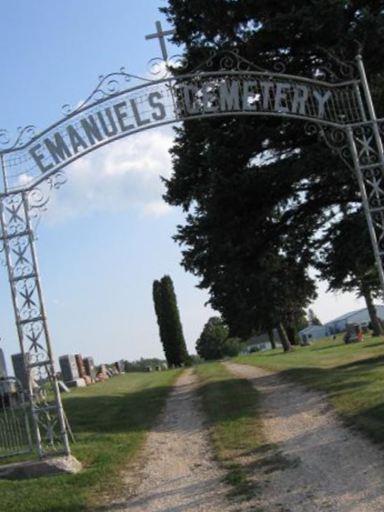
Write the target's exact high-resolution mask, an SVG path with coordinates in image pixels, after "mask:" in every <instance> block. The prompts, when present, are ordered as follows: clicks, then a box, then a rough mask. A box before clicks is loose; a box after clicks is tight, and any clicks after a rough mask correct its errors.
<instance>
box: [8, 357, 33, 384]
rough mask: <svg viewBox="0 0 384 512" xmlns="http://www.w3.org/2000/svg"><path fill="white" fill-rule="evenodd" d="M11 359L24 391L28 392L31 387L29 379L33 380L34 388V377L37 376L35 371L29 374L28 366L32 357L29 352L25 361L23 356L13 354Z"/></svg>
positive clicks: (30, 371)
mask: <svg viewBox="0 0 384 512" xmlns="http://www.w3.org/2000/svg"><path fill="white" fill-rule="evenodd" d="M11 358H12V365H13V371H14V373H15V377H16V379H18V380H19V381H20V383H21V385H22V387H23V389H24V391H27V392H28V391H29V387H30V386H29V379H30V380H31V385H32V387H33V382H34V377H35V374H36V370H35V369H33V370H29V372H28V371H27V368H26V364H28V363H30V361H31V355H30V354H29V353H28V352H27V353H26V354H25V359H24V357H23V354H13V355H12V356H11Z"/></svg>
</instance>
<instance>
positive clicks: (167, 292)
mask: <svg viewBox="0 0 384 512" xmlns="http://www.w3.org/2000/svg"><path fill="white" fill-rule="evenodd" d="M153 302H154V307H155V313H156V317H157V323H158V325H159V333H160V340H161V343H162V345H163V349H164V354H165V357H166V360H167V363H168V366H170V367H172V366H177V367H178V366H182V365H185V364H187V363H188V358H189V356H188V352H187V347H186V344H185V339H184V334H183V328H182V325H181V320H180V314H179V309H178V307H177V300H176V294H175V290H174V287H173V282H172V279H171V278H170V277H169V276H164V277H163V278H162V279H161V280H160V281H154V282H153Z"/></svg>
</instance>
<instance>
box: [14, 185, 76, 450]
mask: <svg viewBox="0 0 384 512" xmlns="http://www.w3.org/2000/svg"><path fill="white" fill-rule="evenodd" d="M22 196H23V204H24V211H25V222H26V228H27V231H28V241H29V246H30V251H31V260H32V264H33V267H34V271H35V274H36V278H35V281H36V291H37V296H38V299H39V303H40V311H41V317H42V325H43V330H44V338H45V345H46V350H47V355H48V361H49V362H48V363H47V366H48V376H49V380H50V383H51V387H52V391H53V393H54V396H55V405H56V414H57V418H58V420H59V425H60V435H61V439H62V443H63V448H64V453H65V454H66V455H70V453H71V448H70V445H69V440H68V432H67V425H66V421H65V415H64V409H63V404H62V401H61V395H60V391H59V386H58V383H57V378H56V372H55V366H54V359H53V352H52V345H51V336H50V333H49V329H48V322H47V315H46V312H45V304H44V300H43V294H42V289H41V282H40V272H39V265H38V262H37V256H36V249H35V239H34V235H33V230H32V227H31V221H30V218H29V204H28V198H27V193H26V192H23V194H22Z"/></svg>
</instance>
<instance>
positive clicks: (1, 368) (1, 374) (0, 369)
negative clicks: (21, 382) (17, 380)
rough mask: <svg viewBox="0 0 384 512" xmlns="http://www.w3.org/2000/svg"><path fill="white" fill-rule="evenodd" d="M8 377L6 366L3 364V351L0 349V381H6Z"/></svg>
mask: <svg viewBox="0 0 384 512" xmlns="http://www.w3.org/2000/svg"><path fill="white" fill-rule="evenodd" d="M7 377H8V372H7V365H6V363H5V357H4V352H3V349H2V348H0V379H6V378H7Z"/></svg>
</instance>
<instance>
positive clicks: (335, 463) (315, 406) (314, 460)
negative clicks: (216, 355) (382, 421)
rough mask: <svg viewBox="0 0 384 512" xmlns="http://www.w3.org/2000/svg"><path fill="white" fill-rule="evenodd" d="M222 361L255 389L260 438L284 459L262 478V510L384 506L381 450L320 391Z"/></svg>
mask: <svg viewBox="0 0 384 512" xmlns="http://www.w3.org/2000/svg"><path fill="white" fill-rule="evenodd" d="M225 366H226V367H227V368H228V369H229V370H230V371H231V372H232V373H233V374H234V375H235V376H236V377H241V378H245V379H248V380H250V381H251V382H252V383H253V385H254V386H255V387H256V389H257V390H258V391H259V392H260V393H261V402H262V415H263V425H264V431H265V436H266V441H267V442H268V443H274V444H276V445H277V446H278V448H279V449H280V450H281V452H280V455H279V456H280V457H281V460H284V461H285V462H286V464H282V468H281V470H278V469H277V470H275V471H273V472H271V473H269V474H268V475H267V476H266V477H265V479H264V480H265V481H264V485H263V491H262V495H261V500H262V502H263V509H264V508H265V510H268V511H269V512H275V511H276V512H277V511H279V512H383V511H384V452H383V451H382V450H381V449H380V448H379V447H378V446H375V445H374V444H372V443H371V442H370V441H369V440H367V439H365V438H363V437H362V436H361V435H360V434H359V433H357V432H353V431H352V430H350V429H348V428H347V427H345V426H344V425H343V424H342V423H341V421H340V420H339V418H338V417H337V416H336V414H335V413H334V412H333V410H332V408H331V407H329V404H328V402H327V398H326V396H325V395H323V394H322V393H318V392H314V391H309V390H307V389H305V388H304V387H302V386H300V385H297V384H294V383H288V382H287V380H285V379H283V378H282V377H281V376H279V375H278V374H276V373H271V372H267V371H265V370H262V369H260V368H256V367H254V366H247V365H239V364H234V363H226V364H225ZM262 467H263V466H262V464H260V466H259V467H257V466H256V468H255V470H254V471H255V472H260V473H261V472H262V471H263V469H262ZM266 482H267V483H266Z"/></svg>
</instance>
